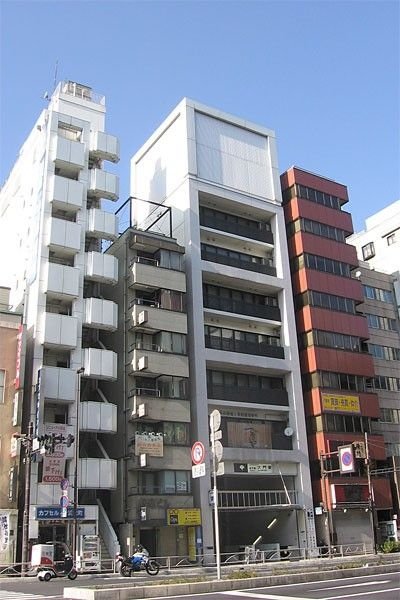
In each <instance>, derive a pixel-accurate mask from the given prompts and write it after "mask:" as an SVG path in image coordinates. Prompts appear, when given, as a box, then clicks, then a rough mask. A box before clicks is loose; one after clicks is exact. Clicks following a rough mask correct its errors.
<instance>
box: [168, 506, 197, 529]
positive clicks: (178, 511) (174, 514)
mask: <svg viewBox="0 0 400 600" xmlns="http://www.w3.org/2000/svg"><path fill="white" fill-rule="evenodd" d="M167 525H201V512H200V509H199V508H168V509H167Z"/></svg>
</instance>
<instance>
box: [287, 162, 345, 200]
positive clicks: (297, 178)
mask: <svg viewBox="0 0 400 600" xmlns="http://www.w3.org/2000/svg"><path fill="white" fill-rule="evenodd" d="M294 183H299V184H300V185H305V186H308V187H311V188H314V189H316V190H321V191H322V192H326V193H327V194H332V195H333V196H338V197H339V198H342V199H343V200H344V201H346V202H347V201H348V199H349V197H348V194H347V187H346V186H345V185H343V184H342V183H338V182H337V181H333V180H332V179H327V178H325V177H322V176H321V175H317V174H314V173H309V172H308V171H303V170H302V169H299V168H298V167H290V169H288V170H287V171H286V172H285V173H283V174H282V175H281V185H282V188H283V189H286V188H288V187H290V186H292V185H293V184H294Z"/></svg>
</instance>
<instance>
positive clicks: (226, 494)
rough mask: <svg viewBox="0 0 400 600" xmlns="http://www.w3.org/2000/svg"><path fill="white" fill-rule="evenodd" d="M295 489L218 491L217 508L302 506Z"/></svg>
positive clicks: (247, 508) (242, 508) (239, 508)
mask: <svg viewBox="0 0 400 600" xmlns="http://www.w3.org/2000/svg"><path fill="white" fill-rule="evenodd" d="M298 495H299V494H298V492H297V491H296V490H284V491H282V490H265V491H263V490H261V491H260V490H254V491H252V490H248V491H236V490H233V491H220V492H218V509H219V510H235V511H236V510H249V509H254V508H276V509H277V510H279V509H282V508H284V507H287V508H291V507H292V508H302V506H301V504H300V499H299V497H298Z"/></svg>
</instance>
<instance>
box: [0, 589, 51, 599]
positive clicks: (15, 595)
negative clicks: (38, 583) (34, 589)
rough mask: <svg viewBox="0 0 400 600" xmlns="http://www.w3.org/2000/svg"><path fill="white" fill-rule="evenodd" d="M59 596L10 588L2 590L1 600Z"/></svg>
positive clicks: (0, 592) (0, 593)
mask: <svg viewBox="0 0 400 600" xmlns="http://www.w3.org/2000/svg"><path fill="white" fill-rule="evenodd" d="M51 597H53V598H57V597H59V596H43V594H24V593H23V592H12V591H10V590H0V600H45V598H46V600H49V598H51Z"/></svg>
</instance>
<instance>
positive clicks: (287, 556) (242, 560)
mask: <svg viewBox="0 0 400 600" xmlns="http://www.w3.org/2000/svg"><path fill="white" fill-rule="evenodd" d="M276 546H277V548H275V549H269V550H261V549H257V548H255V549H254V548H253V547H252V546H247V547H245V548H244V549H240V550H238V552H225V553H221V565H222V566H224V565H225V566H229V565H230V566H232V565H243V566H244V565H248V564H252V565H257V564H258V565H263V564H267V563H272V562H281V561H290V562H295V561H299V560H310V559H314V560H315V559H316V560H318V559H325V558H340V557H349V556H367V555H370V554H374V547H373V544H372V543H370V544H366V543H359V544H340V545H336V546H318V547H316V548H308V549H307V548H296V547H292V546H281V547H278V546H279V545H278V544H276ZM152 558H155V560H156V561H157V562H158V563H159V564H160V567H161V569H164V570H165V571H166V573H171V572H172V571H175V570H181V569H182V570H184V569H188V568H196V567H215V566H216V562H215V555H214V554H204V555H203V556H201V557H199V558H198V559H197V560H195V561H194V560H192V559H191V558H190V557H189V556H182V555H176V556H173V555H172V556H155V557H152ZM26 566H27V572H28V573H29V571H30V569H31V564H30V563H28V564H27V565H26ZM21 567H22V563H12V564H8V565H7V564H4V565H0V577H2V576H3V577H10V576H11V577H13V576H15V577H20V576H21ZM100 572H101V573H117V572H118V569H117V563H116V561H115V560H114V559H104V560H102V561H101V567H100ZM89 573H90V572H87V574H89Z"/></svg>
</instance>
